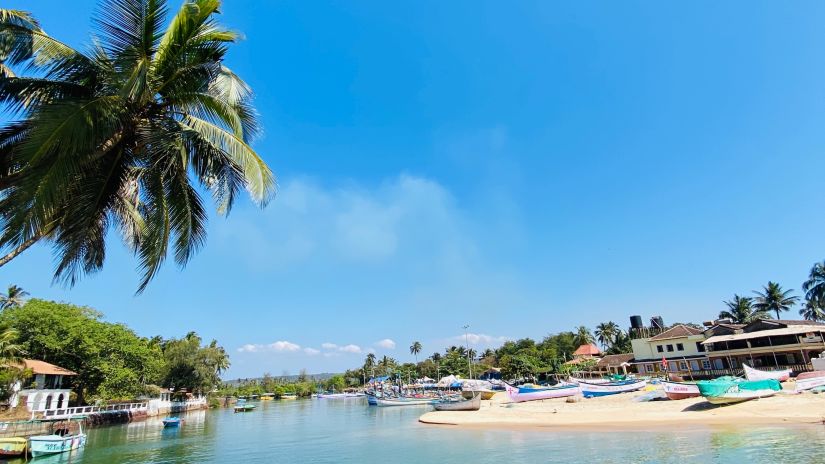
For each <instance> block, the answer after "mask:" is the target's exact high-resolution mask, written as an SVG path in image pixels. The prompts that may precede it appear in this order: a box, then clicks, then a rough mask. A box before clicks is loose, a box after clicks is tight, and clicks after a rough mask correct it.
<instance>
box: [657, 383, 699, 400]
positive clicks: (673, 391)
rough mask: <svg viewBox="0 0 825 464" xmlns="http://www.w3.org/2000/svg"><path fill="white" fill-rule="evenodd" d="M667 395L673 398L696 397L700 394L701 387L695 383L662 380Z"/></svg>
mask: <svg viewBox="0 0 825 464" xmlns="http://www.w3.org/2000/svg"><path fill="white" fill-rule="evenodd" d="M662 387H663V388H664V390H665V395H666V396H667V397H668V399H671V400H683V399H686V398H695V397H697V396H699V395H700V393H699V387H698V386H697V385H696V384H695V383H686V382H668V381H662Z"/></svg>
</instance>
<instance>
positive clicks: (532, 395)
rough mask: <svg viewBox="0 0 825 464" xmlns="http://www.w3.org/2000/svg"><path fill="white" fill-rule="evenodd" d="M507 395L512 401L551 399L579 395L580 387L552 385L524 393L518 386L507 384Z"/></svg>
mask: <svg viewBox="0 0 825 464" xmlns="http://www.w3.org/2000/svg"><path fill="white" fill-rule="evenodd" d="M505 389H506V390H507V395H508V396H509V397H510V401H512V402H514V403H523V402H525V401H537V400H549V399H553V398H564V397H567V396H574V395H578V394H579V392H580V389H579V387H578V386H576V385H565V386H561V387H550V388H543V389H534V390H532V391H530V392H524V393H522V392H521V391H519V389H518V388H515V387H512V386H510V385H505Z"/></svg>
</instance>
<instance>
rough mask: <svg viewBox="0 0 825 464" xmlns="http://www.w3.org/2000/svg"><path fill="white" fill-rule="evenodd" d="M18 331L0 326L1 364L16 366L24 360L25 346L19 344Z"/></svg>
mask: <svg viewBox="0 0 825 464" xmlns="http://www.w3.org/2000/svg"><path fill="white" fill-rule="evenodd" d="M17 335H18V334H17V331H16V330H14V329H12V328H9V327H3V328H0V366H14V365H17V364H19V363H20V362H21V361H22V356H23V354H25V351H23V347H22V346H21V345H18V344H17Z"/></svg>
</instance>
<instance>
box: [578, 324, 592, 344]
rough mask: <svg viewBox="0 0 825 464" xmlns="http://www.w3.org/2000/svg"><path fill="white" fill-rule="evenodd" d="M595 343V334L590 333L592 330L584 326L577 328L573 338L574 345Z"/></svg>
mask: <svg viewBox="0 0 825 464" xmlns="http://www.w3.org/2000/svg"><path fill="white" fill-rule="evenodd" d="M593 341H594V339H593V334H592V333H591V332H590V329H588V328H587V327H585V326H583V325H580V326H579V327H577V328H576V332H575V335H574V336H573V343H574V344H576V345H577V346H581V345H587V344H590V343H593Z"/></svg>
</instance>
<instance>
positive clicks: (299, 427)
mask: <svg viewBox="0 0 825 464" xmlns="http://www.w3.org/2000/svg"><path fill="white" fill-rule="evenodd" d="M425 411H427V407H401V408H375V407H373V408H368V407H367V406H366V404H365V401H363V400H357V401H353V400H349V401H336V400H298V401H286V402H282V401H273V402H264V403H258V409H257V410H256V411H255V412H252V413H238V414H235V413H233V412H232V411H231V410H217V411H198V412H193V413H189V414H187V415H185V416H184V417H185V419H186V423H185V424H184V425H183V426H182V427H181V428H180V429H163V426H162V424H161V423H160V420H158V419H152V420H148V421H144V422H136V423H132V424H127V425H122V426H113V427H106V428H98V429H92V430H91V431H90V432H89V441H88V443H87V445H86V447H85V449H83V450H81V451H79V452H75V453H74V454H71V455H60V456H52V457H48V458H38V459H36V460H35V462H42V463H44V464H47V463H77V464H79V463H83V464H93V463H94V464H97V463H101V464H102V463H107V464H109V463H242V464H251V463H270V462H329V463H359V464H364V463H373V462H379V461H383V462H391V463H418V462H431V463H441V462H455V463H461V464H466V463H469V462H474V463H488V462H489V463H497V464H504V463H506V462H528V460H529V461H530V462H572V461H573V460H576V461H580V460H582V459H586V460H587V461H590V462H605V463H623V464H626V463H630V462H678V463H680V464H685V463H692V462H703V463H711V462H731V463H734V462H735V463H748V464H754V463H780V462H788V463H795V462H804V463H814V462H825V458H823V457H821V456H823V452H825V427H820V426H816V427H769V428H765V427H761V428H756V429H750V430H746V429H745V427H740V428H739V429H735V428H731V429H712V430H692V431H674V430H669V431H661V432H639V431H636V432H600V433H588V432H575V433H559V432H556V431H549V430H548V431H542V430H526V431H525V430H516V431H509V430H479V429H471V430H461V429H457V428H453V427H434V426H425V425H422V424H419V423H418V422H417V420H416V419H417V418H418V416H419V415H420V414H422V413H423V412H425Z"/></svg>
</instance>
